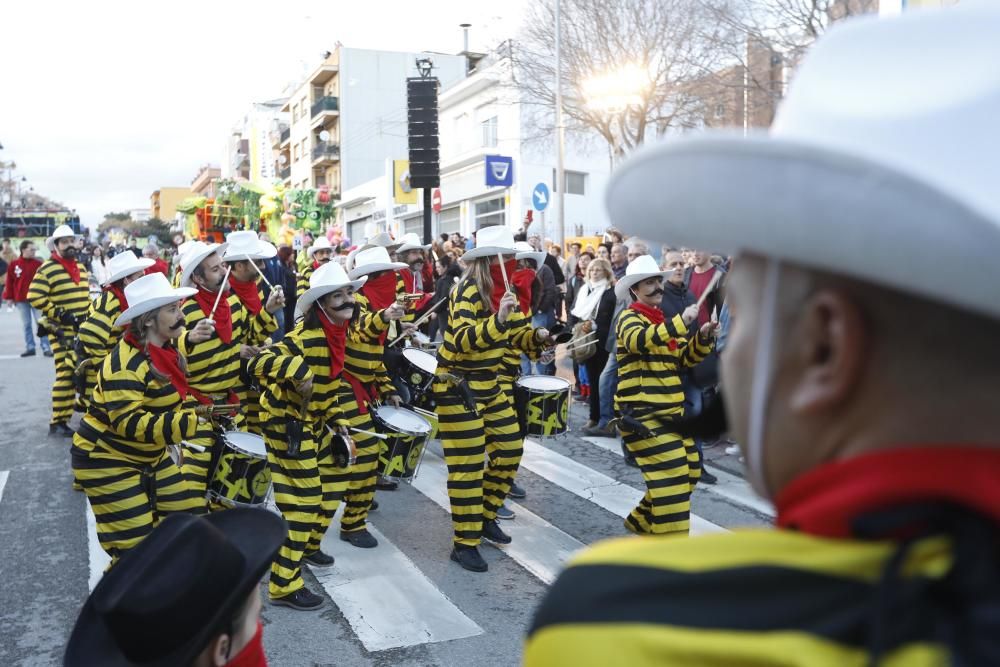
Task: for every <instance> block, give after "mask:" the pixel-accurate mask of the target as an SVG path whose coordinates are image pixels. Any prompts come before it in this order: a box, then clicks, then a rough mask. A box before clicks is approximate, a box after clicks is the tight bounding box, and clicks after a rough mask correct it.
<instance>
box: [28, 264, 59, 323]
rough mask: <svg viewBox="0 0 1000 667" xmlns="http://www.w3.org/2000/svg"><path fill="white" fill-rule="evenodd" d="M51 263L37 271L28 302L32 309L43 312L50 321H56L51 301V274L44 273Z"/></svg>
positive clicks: (29, 287)
mask: <svg viewBox="0 0 1000 667" xmlns="http://www.w3.org/2000/svg"><path fill="white" fill-rule="evenodd" d="M48 264H49V262H45V263H44V264H42V266H40V267H38V270H37V271H35V277H34V278H32V279H31V284H30V285H29V286H28V302H29V303H31V307H32V308H35V309H36V310H39V311H41V313H42V315H45V316H46V317H48V318H49V319H55V317H56V313H55V306H54V305H53V304H52V302H51V301H49V272H48V271H43V270H42V269H45V268H46V267H47V266H48Z"/></svg>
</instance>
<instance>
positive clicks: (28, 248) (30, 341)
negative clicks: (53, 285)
mask: <svg viewBox="0 0 1000 667" xmlns="http://www.w3.org/2000/svg"><path fill="white" fill-rule="evenodd" d="M20 248H21V256H20V257H19V258H17V259H15V260H14V261H12V262H11V263H10V265H9V266H8V267H7V274H6V279H7V282H6V284H5V285H4V289H3V300H4V301H7V302H9V303H13V304H14V307H15V308H17V312H18V314H19V315H20V316H21V323H22V324H23V325H24V352H23V353H22V354H21V356H22V357H33V356H35V326H36V323H37V322H38V320H39V319H40V318H41V317H42V314H41V313H40V312H39V311H38V310H37V309H36V308H33V307H32V305H31V304H30V303H29V302H28V287H29V286H30V285H31V280H32V279H33V278H34V277H35V272H36V271H38V268H39V267H40V266H41V265H42V262H41V260H40V259H38V258H37V257H35V244H34V243H33V242H31V241H28V240H24V241H21V246H20ZM38 340H39V344H40V345H41V346H42V352H43V353H44V354H45V356H46V357H51V356H52V348H51V347H50V346H49V339H48V337H47V336H41V337H39V339H38Z"/></svg>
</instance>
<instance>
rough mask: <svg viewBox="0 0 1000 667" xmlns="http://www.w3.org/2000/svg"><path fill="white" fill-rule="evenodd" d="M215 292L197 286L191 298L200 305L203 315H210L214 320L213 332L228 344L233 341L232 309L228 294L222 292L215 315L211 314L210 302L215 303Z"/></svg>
mask: <svg viewBox="0 0 1000 667" xmlns="http://www.w3.org/2000/svg"><path fill="white" fill-rule="evenodd" d="M216 294H217V293H216V292H209V291H208V290H207V289H203V288H201V287H199V288H198V291H197V292H195V293H194V296H193V297H192V298H193V299H194V300H195V301H197V302H198V305H199V306H201V312H203V313H205V317H211V318H212V319H213V320H214V321H215V332H216V333H217V334H219V338H220V339H221V340H222V342H223V343H225V344H226V345H228V344H229V343H231V342H232V341H233V310H232V308H230V307H229V298H228V296H227V295H225V294H224V295H223V296H222V298H221V299H219V305H218V307H216V309H215V315H212V304H213V303H215V296H216Z"/></svg>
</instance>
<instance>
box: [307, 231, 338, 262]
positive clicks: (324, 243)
mask: <svg viewBox="0 0 1000 667" xmlns="http://www.w3.org/2000/svg"><path fill="white" fill-rule="evenodd" d="M317 250H329V251H330V252H333V246H332V245H330V239H328V238H326V237H325V236H321V237H319V238H318V239H316V240H315V241H313V242H312V245H311V246H309V249H308V250H306V254H307V255H309V259H312V256H313V253H314V252H316V251H317Z"/></svg>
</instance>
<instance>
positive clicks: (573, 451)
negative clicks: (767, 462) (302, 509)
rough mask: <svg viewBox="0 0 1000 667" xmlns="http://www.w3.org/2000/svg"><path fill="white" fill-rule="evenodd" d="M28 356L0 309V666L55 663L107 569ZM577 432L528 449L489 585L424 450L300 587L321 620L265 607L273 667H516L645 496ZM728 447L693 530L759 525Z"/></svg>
mask: <svg viewBox="0 0 1000 667" xmlns="http://www.w3.org/2000/svg"><path fill="white" fill-rule="evenodd" d="M22 350H23V342H22V340H21V331H20V321H19V319H18V317H17V314H16V313H7V312H6V310H4V311H2V312H0V582H2V583H0V665H4V666H11V665H25V666H29V665H32V666H33V665H57V664H60V662H61V656H62V653H63V650H64V647H65V643H66V640H67V638H68V636H69V633H70V630H71V629H72V627H73V623H74V620H75V618H76V615H77V613H78V611H79V609H80V606H81V605H82V604H83V602H84V600H85V599H86V596H87V594H88V591H89V582H90V581H91V580H95V581H96V580H97V579H98V578H99V576H100V572H101V570H102V568H103V559H102V554H101V553H100V551H99V549H95V548H94V539H95V538H94V537H93V535H92V534H90V532H89V531H88V527H87V502H86V498H85V497H84V496H83V494H81V493H77V492H74V491H73V490H72V488H71V479H72V476H71V471H70V465H69V454H68V444H67V442H66V441H65V440H63V439H50V438H49V437H48V436H47V424H48V416H49V411H48V409H49V393H48V392H49V387H50V384H51V381H52V378H53V367H52V360H51V359H48V358H45V357H42V356H38V357H35V358H29V359H20V358H18V356H17V355H18V354H20V352H21V351H22ZM585 420H586V415H585V413H584V411H583V409H582V406H574V409H573V414H572V426H573V431H572V432H571V433H570V434H569V435H566V436H562V437H560V438H554V439H548V440H546V441H544V442H539V441H537V440H535V441H533V442H529V443H528V444H527V445H526V452H525V459H524V462H523V464H522V468H521V472H519V474H518V481H519V482H520V483H521V485H522V486H523V487H524V488H525V490H526V491H527V494H528V495H527V498H526V499H524V500H520V501H517V502H516V505H515V506H514V509H515V512H516V513H517V514H518V516H517V518H516V519H514V520H513V521H508V522H504V523H503V527H504V528H505V529H507V530H508V532H510V533H511V534H512V536H513V537H514V544H512V545H511V546H509V547H505V548H503V549H500V548H495V547H492V546H484V547H483V548H482V553H483V555H484V557H485V558H486V560H487V561H488V562H489V565H490V570H489V572H488V573H485V574H475V573H470V572H466V571H464V570H462V569H461V568H460V567H459V566H458V565H457V564H455V563H452V562H450V561H449V560H448V554H449V551H450V543H451V525H450V520H449V515H448V512H447V511H446V510H445V509H444V508H443V507H442V506H441V505H442V503H445V502H446V496H445V495H444V493H445V491H444V482H443V474H444V471H443V467H442V463H441V461H440V459H439V458H438V457H437V456H435V452H436V453H438V454H439V453H440V447H439V446H438V445H437V443H434V444H433V446H432V447H431V448H430V451H431V454H429V455H428V456H426V457H425V460H424V463H423V468H422V470H421V473H420V475H418V478H417V481H416V482H415V483H414V484H413V485H402V486H401V488H400V490H399V491H396V492H391V493H388V492H380V493H379V496H378V499H379V502H380V504H381V508H380V509H379V510H378V511H377V512H375V513H373V514H372V517H371V524H372V525H373V526H374V528H375V531H377V533H378V535H379V536H380V538H381V544H380V545H379V547H378V548H376V549H374V550H370V551H362V550H360V549H355V548H353V547H351V546H349V545H347V544H345V543H343V542H340V541H339V540H338V539H337V530H336V523H335V524H334V527H332V528H331V530H330V533H329V535H328V538H327V540H326V542H325V543H324V549H325V550H327V551H329V552H330V553H333V554H334V555H335V556H336V558H337V561H338V562H337V564H336V565H335V566H334V567H333V568H329V569H326V570H316V571H314V572H310V571H308V570H307V571H306V574H305V577H306V581H307V585H308V586H310V587H311V588H312V589H313V590H316V591H322V593H323V594H324V595H325V596H327V597H328V598H329V601H328V604H327V605H326V607H325V608H324V609H323V610H322V611H319V612H313V613H304V612H297V611H293V610H290V609H285V608H275V607H271V606H269V605H268V604H267V603H266V602H265V604H264V612H263V618H264V624H265V630H264V641H265V646H266V649H267V654H268V659H269V662H270V664H271V665H276V666H279V667H284V666H289V667H298V666H309V665H339V666H350V665H394V666H397V665H398V666H425V665H463V666H464V665H479V666H482V667H487V666H490V667H492V666H494V665H496V666H512V665H518V664H519V663H520V660H521V651H522V644H523V639H524V635H525V631H526V629H527V627H528V625H529V623H530V621H531V617H532V613H533V610H534V609H535V607H536V605H537V604H538V603H539V601H540V600H541V598H542V597H543V596H544V595H545V591H546V587H547V584H548V583H549V582H550V581H551V579H552V577H554V576H555V575H556V573H557V572H558V569H559V567H560V565H561V563H563V562H564V561H565V560H566V558H567V557H568V556H569V555H570V554H571V553H572V552H573V551H574V550H576V549H579V548H582V547H584V546H585V545H588V544H592V543H594V542H596V541H598V540H601V539H603V538H608V537H616V536H621V535H623V534H625V530H624V528H623V526H622V516H623V514H624V512H627V511H628V510H629V509H630V507H631V506H632V505H634V503H635V500H636V499H637V498H638V496H640V495H641V493H642V491H641V490H642V489H643V482H642V478H641V476H640V474H639V472H638V470H636V469H634V468H630V467H628V466H626V465H625V464H624V461H623V459H622V457H621V454H620V452H619V451H618V448H617V444H616V442H615V441H612V440H609V439H593V438H591V439H583V438H581V437H578V434H579V432H580V430H581V429H582V425H583V422H584V421H585ZM75 422H76V420H74V424H75ZM722 450H723V447H722V446H719V447H714V448H711V449H709V450H707V455H708V457H709V459H710V461H711V469H712V470H713V471H714V472H716V473H722V474H721V478H722V479H720V484H719V485H717V487H715V488H712V487H707V488H699V489H698V490H697V491H696V493H695V498H694V501H693V506H694V513H695V514H696V515H697V517H698V518H697V520H695V521H693V532H695V533H698V532H704V531H711V530H722V529H730V528H733V527H737V526H755V525H763V524H766V523H767V522H768V519H769V517H768V512H769V507H768V506H767V505H766V504H765V503H763V502H762V501H760V500H758V499H756V498H755V497H754V496H753V494H752V493H751V492H750V491H749V488H748V487H747V485H746V483H745V482H744V481H743V479H742V476H741V472H740V468H741V466H740V464H739V462H738V461H737V460H736V458H735V457H733V456H728V455H726V454H725V453H724V451H722ZM635 539H641V538H635ZM317 575H318V576H319V578H317Z"/></svg>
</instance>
